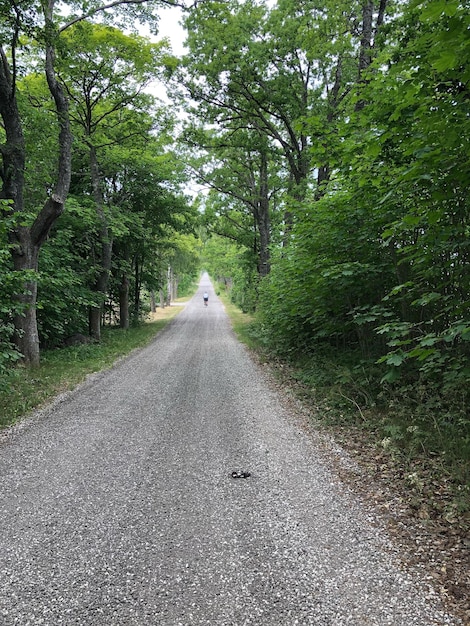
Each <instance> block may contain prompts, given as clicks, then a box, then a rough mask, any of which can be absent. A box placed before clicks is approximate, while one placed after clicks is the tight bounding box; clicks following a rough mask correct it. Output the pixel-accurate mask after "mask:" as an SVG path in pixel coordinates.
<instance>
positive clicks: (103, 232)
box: [89, 143, 113, 341]
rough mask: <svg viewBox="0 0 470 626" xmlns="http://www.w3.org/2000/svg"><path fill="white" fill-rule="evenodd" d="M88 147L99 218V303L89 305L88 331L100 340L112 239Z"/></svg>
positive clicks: (92, 154)
mask: <svg viewBox="0 0 470 626" xmlns="http://www.w3.org/2000/svg"><path fill="white" fill-rule="evenodd" d="M89 148H90V154H89V158H90V176H91V185H92V189H93V198H94V200H95V210H96V214H97V216H98V220H99V238H100V254H99V265H100V267H99V271H98V278H97V279H96V282H95V284H94V285H93V291H94V292H95V293H96V294H97V295H98V297H99V304H98V305H96V306H93V307H90V313H89V331H90V335H91V337H93V339H95V340H96V341H100V340H101V313H102V311H103V304H104V300H105V298H106V293H107V289H108V283H109V275H110V272H111V259H112V253H113V239H112V237H111V234H110V232H109V227H108V220H107V217H106V213H105V210H104V199H103V193H102V190H101V180H100V173H99V168H98V159H97V156H96V148H95V146H93V145H92V144H91V143H90V144H89Z"/></svg>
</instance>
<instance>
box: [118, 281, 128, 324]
mask: <svg viewBox="0 0 470 626" xmlns="http://www.w3.org/2000/svg"><path fill="white" fill-rule="evenodd" d="M119 326H120V327H121V328H123V329H124V330H128V329H129V279H128V278H127V276H126V275H125V274H123V276H122V281H121V286H120V288H119Z"/></svg>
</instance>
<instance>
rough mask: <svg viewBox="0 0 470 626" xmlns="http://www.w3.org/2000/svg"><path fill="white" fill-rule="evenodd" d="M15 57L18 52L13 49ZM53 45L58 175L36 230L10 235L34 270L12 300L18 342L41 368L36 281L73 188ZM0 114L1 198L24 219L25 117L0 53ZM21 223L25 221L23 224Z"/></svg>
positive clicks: (15, 251) (19, 257)
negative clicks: (1, 137) (0, 132)
mask: <svg viewBox="0 0 470 626" xmlns="http://www.w3.org/2000/svg"><path fill="white" fill-rule="evenodd" d="M44 11H45V14H44V17H45V21H46V25H47V26H50V24H51V20H52V11H53V3H49V4H48V5H45V8H44ZM12 56H13V58H14V57H15V50H14V48H13V50H12ZM54 61H55V56H54V48H53V44H52V42H50V41H49V42H47V44H46V56H45V74H46V79H47V84H48V87H49V91H50V93H51V95H52V97H53V99H54V103H55V109H56V113H57V118H58V121H59V128H60V131H59V154H58V157H59V158H58V161H59V163H58V173H57V178H56V182H55V185H54V189H53V192H52V193H51V195H50V196H49V197H48V198H47V200H46V202H45V204H44V206H43V208H42V209H41V211H40V212H39V214H38V215H37V217H36V218H35V220H34V222H33V224H32V226H31V227H25V226H16V227H14V228H13V230H12V231H11V232H10V233H9V241H10V244H12V247H11V254H12V259H13V265H14V268H15V270H17V271H25V270H29V276H28V277H27V278H26V280H25V283H24V285H23V289H22V290H21V292H20V293H17V294H15V295H14V296H13V300H14V302H15V303H16V305H18V307H15V309H16V308H18V309H19V310H18V312H16V313H15V315H14V323H15V343H16V345H17V348H18V350H19V352H20V353H21V354H22V357H23V361H24V363H25V364H26V365H28V366H37V365H39V334H38V328H37V319H36V301H37V281H36V279H35V273H37V270H38V258H39V251H40V248H41V246H42V244H43V243H44V241H45V239H46V237H47V235H48V234H49V231H50V229H51V227H52V225H53V224H54V222H55V221H56V220H57V218H58V217H59V216H60V215H61V213H62V212H63V210H64V205H65V200H66V197H67V194H68V190H69V186H70V175H71V149H72V135H71V131H70V123H69V115H68V102H67V98H66V97H65V95H64V91H63V89H62V86H61V84H60V83H59V81H58V80H57V77H56V74H55V67H54ZM0 115H1V117H2V121H3V128H4V132H5V144H4V145H2V146H1V155H2V168H1V179H2V189H1V193H0V197H1V198H3V199H8V200H11V206H12V212H13V213H16V214H18V215H19V216H20V215H21V214H22V213H24V211H25V206H24V184H25V180H24V175H25V163H26V150H25V143H24V137H23V130H22V122H21V115H20V112H19V109H18V104H17V100H16V76H15V73H14V72H12V71H11V68H10V66H9V63H8V59H7V56H6V54H5V52H4V50H3V48H1V49H0ZM18 222H20V219H19V220H18Z"/></svg>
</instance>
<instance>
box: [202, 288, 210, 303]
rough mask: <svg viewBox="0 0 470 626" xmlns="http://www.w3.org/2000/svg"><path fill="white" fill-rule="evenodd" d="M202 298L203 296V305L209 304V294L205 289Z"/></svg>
mask: <svg viewBox="0 0 470 626" xmlns="http://www.w3.org/2000/svg"><path fill="white" fill-rule="evenodd" d="M203 298H204V306H207V305H208V304H209V294H208V293H207V291H205V292H204V295H203Z"/></svg>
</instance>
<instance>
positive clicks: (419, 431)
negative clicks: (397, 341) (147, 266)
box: [222, 295, 470, 529]
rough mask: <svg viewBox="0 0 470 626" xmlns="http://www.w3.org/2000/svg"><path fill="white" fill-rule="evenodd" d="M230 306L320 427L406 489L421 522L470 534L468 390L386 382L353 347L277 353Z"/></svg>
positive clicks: (241, 330) (244, 337)
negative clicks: (449, 393)
mask: <svg viewBox="0 0 470 626" xmlns="http://www.w3.org/2000/svg"><path fill="white" fill-rule="evenodd" d="M222 297H223V298H224V301H225V302H227V300H228V298H227V297H224V296H223V295H222ZM226 308H227V313H228V314H229V316H230V317H231V318H232V323H233V327H234V330H235V332H236V333H237V336H238V338H239V339H240V340H241V341H243V342H244V343H246V344H247V345H248V346H249V347H250V348H251V349H252V350H254V351H255V352H256V353H257V355H258V358H260V359H261V360H262V361H268V362H269V363H270V364H271V365H272V366H273V369H274V371H275V372H276V375H277V376H278V377H279V378H280V379H281V380H282V381H283V382H284V383H287V384H288V385H289V386H290V387H291V389H293V390H294V392H295V394H296V395H297V396H298V397H300V398H301V400H302V401H303V402H304V403H306V404H307V405H308V406H310V407H312V408H313V411H312V414H313V415H314V416H315V417H314V419H315V424H316V426H317V427H322V428H325V429H327V430H329V431H330V432H333V433H334V436H335V438H336V439H337V440H338V441H339V442H340V443H341V444H342V445H344V447H345V448H347V449H350V450H351V451H352V452H353V454H354V455H355V457H356V458H358V459H359V460H360V459H361V457H364V459H363V462H364V464H365V465H367V466H368V467H369V469H371V470H372V471H374V473H376V474H380V476H381V478H384V479H385V480H389V481H393V482H394V483H395V484H396V485H397V486H398V487H399V488H401V489H402V490H403V493H404V494H405V496H404V497H405V498H407V499H408V505H409V506H410V508H411V509H415V511H416V516H417V517H419V518H420V519H422V520H424V521H426V520H429V521H431V520H436V519H439V518H440V519H442V520H444V522H446V523H449V524H451V525H457V526H459V527H460V528H462V529H468V527H469V526H470V463H469V460H470V422H469V418H468V406H467V404H466V402H467V400H468V397H466V396H465V394H464V392H463V393H462V396H461V397H455V396H454V397H452V398H445V397H444V396H443V395H442V394H441V393H440V392H439V390H438V389H434V388H432V387H430V386H426V385H424V384H423V383H420V381H412V380H410V381H406V380H403V381H396V382H394V383H393V384H391V383H387V382H383V381H382V382H381V378H382V376H381V372H382V370H381V369H380V365H378V364H377V363H376V362H375V360H373V359H371V360H365V359H363V358H362V356H361V355H360V354H359V353H357V352H355V351H353V350H351V351H345V350H338V349H333V348H331V347H327V346H322V347H321V348H319V349H317V350H316V351H315V352H307V351H306V352H304V353H303V354H302V355H298V354H297V355H293V354H290V355H285V354H279V353H275V352H273V351H271V350H270V349H269V346H268V345H267V343H266V341H265V337H263V335H262V333H260V332H259V328H258V326H257V324H256V321H255V320H254V318H253V317H252V316H249V315H246V314H243V313H241V311H240V310H239V309H237V308H236V307H235V305H233V304H230V303H229V304H226ZM366 457H367V458H366Z"/></svg>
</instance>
